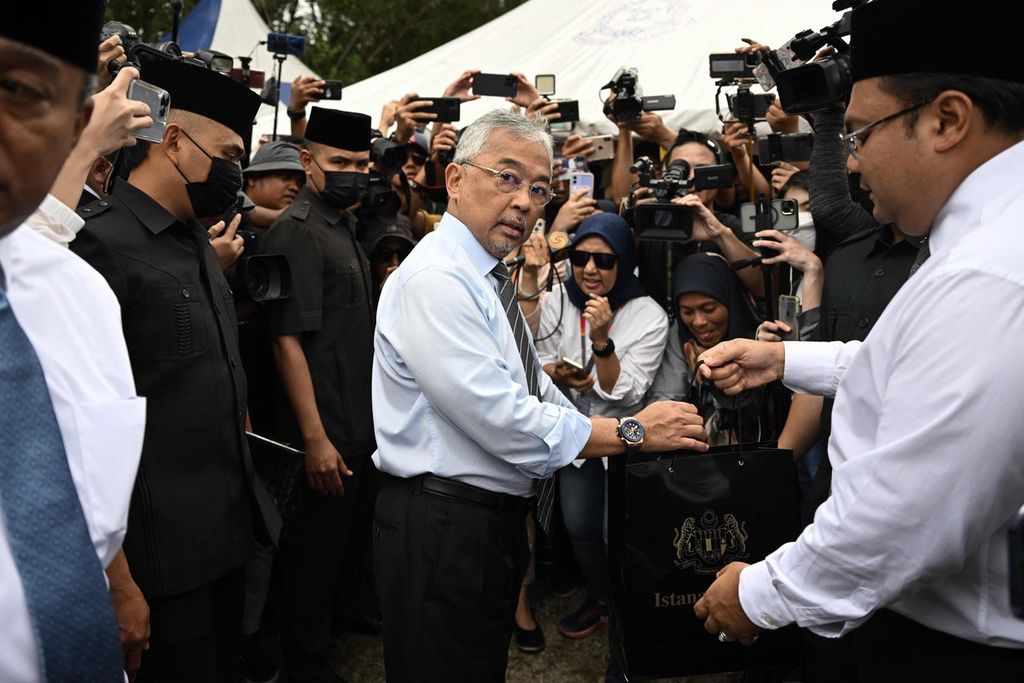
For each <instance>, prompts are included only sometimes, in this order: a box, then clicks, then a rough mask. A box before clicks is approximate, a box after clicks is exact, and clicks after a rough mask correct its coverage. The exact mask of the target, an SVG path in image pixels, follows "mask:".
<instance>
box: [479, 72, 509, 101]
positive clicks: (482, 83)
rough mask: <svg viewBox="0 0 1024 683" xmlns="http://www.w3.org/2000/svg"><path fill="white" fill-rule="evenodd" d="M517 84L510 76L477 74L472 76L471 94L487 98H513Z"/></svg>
mask: <svg viewBox="0 0 1024 683" xmlns="http://www.w3.org/2000/svg"><path fill="white" fill-rule="evenodd" d="M518 89H519V82H518V81H517V80H516V77H515V76H513V75H511V74H477V75H475V76H473V94H474V95H483V96H487V97H515V96H516V92H517V91H518Z"/></svg>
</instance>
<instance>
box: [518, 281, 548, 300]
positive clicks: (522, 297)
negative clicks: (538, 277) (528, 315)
mask: <svg viewBox="0 0 1024 683" xmlns="http://www.w3.org/2000/svg"><path fill="white" fill-rule="evenodd" d="M543 291H544V288H543V287H541V288H540V289H538V290H537V291H536V292H534V293H533V294H527V293H526V292H524V291H523V288H522V285H519V284H517V285H516V293H517V294H518V297H517V298H518V299H519V300H520V301H533V300H534V299H537V298H540V293H541V292H543Z"/></svg>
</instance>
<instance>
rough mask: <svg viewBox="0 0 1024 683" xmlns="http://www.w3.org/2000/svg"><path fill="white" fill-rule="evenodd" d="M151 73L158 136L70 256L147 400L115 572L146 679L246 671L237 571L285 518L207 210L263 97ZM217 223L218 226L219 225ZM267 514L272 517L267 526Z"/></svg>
mask: <svg viewBox="0 0 1024 683" xmlns="http://www.w3.org/2000/svg"><path fill="white" fill-rule="evenodd" d="M142 78H143V79H145V80H146V81H147V82H149V83H152V84H153V85H155V86H157V87H160V88H163V89H165V90H167V91H168V92H169V93H170V95H171V97H172V101H173V105H172V107H171V109H170V112H169V114H168V122H167V126H166V129H165V131H164V136H163V141H162V143H160V144H151V143H139V144H138V145H136V146H135V147H133V148H131V151H130V154H131V159H130V161H131V163H130V166H131V171H130V174H129V176H128V178H127V180H126V181H123V182H118V183H117V185H116V186H115V187H114V189H113V192H112V193H111V195H110V197H109V198H108V199H107V200H106V201H105V202H95V203H93V204H90V205H89V206H86V207H84V208H83V209H81V211H80V214H81V215H82V216H83V218H85V219H86V227H85V228H83V229H82V231H81V232H80V233H79V234H78V237H77V238H76V239H75V240H74V241H73V242H72V244H71V248H72V250H73V251H74V252H75V253H77V254H78V255H79V256H81V257H82V258H83V259H85V260H86V261H87V262H88V263H89V264H90V265H92V266H93V267H94V268H95V269H96V270H98V271H99V272H100V273H101V274H102V275H103V276H104V277H105V278H106V279H107V282H108V283H109V284H110V286H111V288H112V289H113V290H114V293H115V294H116V295H117V298H118V300H119V302H120V303H121V311H122V317H123V320H124V328H125V330H124V331H125V339H126V341H127V344H128V349H129V353H130V354H131V356H132V366H133V370H134V372H135V380H136V383H137V385H138V387H139V391H140V392H141V393H143V394H144V395H145V396H146V398H147V402H148V411H147V413H148V414H147V417H148V419H147V425H146V436H145V442H144V445H143V451H142V464H141V466H140V468H139V474H138V477H137V479H136V482H135V493H134V495H133V498H132V508H131V515H130V517H129V520H128V534H127V536H126V538H125V545H124V553H123V556H120V557H119V559H118V560H117V561H115V565H116V566H117V567H118V568H119V569H118V571H116V572H114V571H112V572H111V573H110V582H111V591H112V593H114V594H116V595H119V596H122V597H121V599H120V600H119V601H118V602H117V603H115V604H116V606H117V608H118V615H119V617H120V619H121V621H122V628H125V629H126V630H133V629H136V628H141V627H142V626H144V624H145V621H146V619H145V615H146V614H147V605H148V614H149V618H148V621H149V624H150V627H151V629H152V635H151V637H150V639H149V649H148V650H146V651H145V652H143V653H142V665H141V668H140V670H139V679H138V680H140V681H171V680H175V681H179V680H210V679H213V678H216V677H222V678H227V677H231V676H235V675H240V674H239V672H238V667H239V647H240V639H239V632H240V630H241V618H242V591H243V586H244V581H243V579H244V576H243V571H242V567H243V565H244V563H245V562H246V561H247V560H248V559H249V557H250V556H251V555H252V553H253V551H254V550H255V544H256V541H257V539H258V538H261V537H265V536H267V535H268V530H267V528H266V527H265V525H266V524H269V523H272V521H273V519H274V516H275V515H276V512H275V511H273V510H272V503H271V502H270V501H269V498H267V497H266V496H265V495H263V493H261V487H259V485H258V483H257V482H255V481H254V474H253V469H252V462H251V459H250V457H249V450H248V445H247V443H246V441H245V416H246V381H245V375H244V373H243V372H242V368H241V366H240V363H239V353H238V336H237V334H238V333H237V322H236V319H235V310H234V306H233V304H232V300H231V299H232V297H231V292H230V289H229V287H228V283H227V281H226V280H225V279H224V276H223V275H222V274H221V267H220V264H218V262H217V258H216V256H215V255H214V251H213V250H212V249H211V247H210V238H209V234H208V232H207V230H206V229H204V228H203V227H202V226H201V225H199V223H198V221H199V220H200V219H214V220H216V219H217V218H218V217H220V216H223V215H224V213H225V212H227V211H228V210H229V209H231V207H232V206H233V204H234V203H235V201H236V198H237V193H238V190H239V189H240V188H241V184H242V173H241V169H240V168H239V160H240V159H241V158H242V155H243V154H244V147H243V144H242V141H243V138H245V137H248V136H249V135H250V134H251V127H252V119H253V117H254V116H255V114H256V110H257V108H258V107H259V104H260V100H259V97H258V96H257V95H256V94H255V93H253V92H252V91H251V90H249V89H248V88H246V87H244V86H242V85H240V84H238V83H235V82H234V81H232V80H230V79H229V78H227V77H225V76H223V75H221V74H218V73H216V72H213V71H210V70H209V69H206V68H202V67H199V66H194V65H192V64H188V63H185V62H182V61H179V60H176V59H170V58H167V59H164V58H160V59H157V60H154V61H147V62H145V64H144V66H143V70H142ZM219 226H220V227H221V228H223V221H221V223H220V224H219ZM265 520H268V521H265Z"/></svg>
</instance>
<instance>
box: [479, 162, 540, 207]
mask: <svg viewBox="0 0 1024 683" xmlns="http://www.w3.org/2000/svg"><path fill="white" fill-rule="evenodd" d="M462 163H463V165H465V166H472V167H473V168H479V169H480V170H481V171H487V172H488V173H490V174H491V175H492V176H494V177H495V179H497V181H498V192H501V193H502V194H515V193H516V192H519V191H520V190H521V189H523V185H525V184H526V181H525V180H522V179H521V178H520V177H519V176H518V175H516V174H515V172H513V171H508V170H505V171H496V170H495V169H493V168H487V167H486V166H481V165H480V164H475V163H473V162H472V161H463V162H462ZM529 194H530V201H531V202H532V203H533V204H535V205H536V206H546V205H547V204H548V202H550V201H551V199H552V198H553V197H554V192H552V191H551V186H550V185H547V184H545V183H531V184H530V193H529Z"/></svg>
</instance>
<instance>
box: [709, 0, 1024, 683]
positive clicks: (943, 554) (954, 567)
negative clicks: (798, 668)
mask: <svg viewBox="0 0 1024 683" xmlns="http://www.w3.org/2000/svg"><path fill="white" fill-rule="evenodd" d="M986 8H987V9H986ZM996 15H998V16H999V21H998V22H995V23H991V22H990V19H991V17H992V16H996ZM1021 18H1022V16H1021V9H1020V8H1019V7H1018V6H1016V5H1014V6H1012V7H1010V6H1006V5H1003V4H1001V3H997V2H995V1H994V0H987V1H985V2H982V6H981V7H978V6H973V7H972V11H971V12H970V13H958V14H957V20H956V21H955V22H949V20H948V15H946V14H945V13H943V12H941V11H936V7H935V4H934V3H932V2H925V1H923V0H913V1H907V2H902V3H900V2H896V1H895V0H878V1H877V2H874V3H871V4H869V5H866V6H865V7H863V8H861V9H858V10H855V12H854V15H853V35H852V40H851V45H852V54H851V62H852V75H853V80H854V86H853V91H852V95H851V99H850V105H849V108H848V109H847V115H846V127H847V129H848V130H850V131H852V132H851V133H850V134H849V135H847V136H846V138H845V139H846V140H847V145H848V148H849V151H850V160H849V165H850V168H851V170H854V171H860V172H861V173H862V184H863V185H864V186H865V187H866V188H868V189H870V191H871V196H872V199H873V201H874V205H875V209H874V214H875V218H876V219H877V220H878V221H879V222H881V223H896V224H898V225H899V226H900V228H901V229H902V230H903V231H904V232H906V233H907V234H908V235H912V236H916V237H921V238H926V239H927V242H926V246H925V247H922V252H923V254H925V255H926V256H925V257H924V258H919V261H918V263H917V264H915V266H916V267H918V266H919V267H920V270H919V271H918V272H917V273H916V274H913V273H914V271H913V270H912V271H911V272H912V276H911V278H910V280H909V281H908V282H907V284H905V285H904V286H903V288H902V289H901V290H900V291H899V293H898V294H897V295H896V297H894V298H893V300H892V302H891V303H890V304H889V306H888V308H887V309H886V310H885V312H884V313H883V315H882V316H881V317H880V318H879V320H878V322H877V323H876V325H875V327H874V329H873V330H872V331H871V333H870V334H869V335H868V337H867V339H866V340H865V341H864V342H863V343H861V342H850V343H847V344H842V343H838V342H837V343H827V344H824V343H822V344H816V343H801V342H786V343H785V344H771V343H759V342H752V341H732V342H727V343H726V344H723V345H720V346H718V347H716V348H714V349H711V350H710V351H708V352H707V353H705V354H704V355H703V356H702V359H703V360H704V361H706V363H707V365H706V366H705V367H703V368H702V369H701V371H702V372H703V373H704V375H705V377H707V378H709V379H713V380H714V381H715V383H716V385H717V386H719V387H720V388H722V389H724V390H725V391H726V393H737V392H739V391H741V390H743V389H745V388H749V387H752V386H758V385H761V384H763V383H765V382H767V381H770V380H773V379H778V378H781V379H783V380H784V381H785V382H786V383H787V384H789V385H790V386H791V387H794V388H796V389H798V390H801V391H806V392H808V393H812V394H823V395H835V398H836V403H835V412H834V417H833V425H832V429H833V431H832V437H831V440H830V443H829V456H830V459H831V461H832V464H833V469H834V473H833V477H832V494H831V497H830V498H829V500H828V501H827V502H826V503H825V504H823V505H822V506H821V507H820V508H819V509H818V512H817V514H816V516H815V518H814V523H813V524H812V525H811V526H809V527H807V528H806V529H805V530H804V532H803V533H802V534H801V536H800V537H799V539H797V541H796V542H795V543H791V544H787V545H785V546H783V547H782V548H780V549H778V550H777V551H776V552H774V553H772V554H771V555H770V556H769V557H768V558H767V559H766V560H765V561H763V562H759V563H756V564H754V565H751V566H747V565H744V564H741V563H734V564H731V565H729V566H727V567H725V568H724V569H723V570H722V571H721V572H720V573H719V578H718V580H717V581H716V582H715V583H714V584H713V585H712V586H711V587H710V589H709V590H708V592H707V593H706V594H705V596H704V598H703V599H702V600H701V601H700V602H698V603H697V605H696V606H695V612H696V613H697V615H698V617H700V618H702V619H705V620H706V621H705V627H706V628H707V629H708V630H709V631H711V632H713V633H719V634H720V639H723V640H727V639H730V638H737V639H739V640H741V641H743V642H747V643H749V642H752V641H753V639H755V638H756V636H757V633H758V630H759V629H774V628H779V627H782V626H785V625H787V624H790V623H793V622H795V623H797V624H799V625H801V626H804V627H807V628H809V629H811V630H812V631H814V632H815V633H817V634H819V635H823V636H828V637H833V638H836V637H842V636H846V635H847V634H849V637H850V638H851V640H852V643H853V648H854V652H855V659H856V662H855V664H854V665H853V666H854V668H855V669H856V670H855V671H851V672H850V677H849V680H862V681H872V682H875V681H905V680H986V681H1020V680H1024V622H1022V621H1018V620H1017V619H1015V617H1014V616H1013V614H1012V613H1011V610H1010V605H1009V580H1010V577H1009V576H1008V561H1007V536H1006V531H1007V528H1008V524H1009V521H1010V519H1011V518H1012V517H1013V515H1014V513H1015V512H1016V510H1017V508H1018V507H1019V506H1020V505H1021V503H1024V428H1022V426H1021V421H1020V404H1021V397H1022V396H1021V391H1022V389H1021V387H1024V363H1021V362H1020V358H1019V355H1020V339H1021V336H1022V335H1024V240H1022V239H1021V237H1022V235H1021V231H1020V223H1021V216H1024V144H1022V143H1021V140H1022V139H1024V84H1022V72H1020V70H1019V69H1016V68H1012V67H1011V66H1010V65H1009V64H1008V63H1007V62H1006V61H1005V60H1004V58H1003V56H1000V55H994V54H992V53H991V52H989V51H988V48H989V47H991V46H1001V47H1000V49H1001V50H1003V51H1005V54H1006V55H1007V56H1008V55H1009V54H1010V53H1011V52H1012V51H1013V49H1014V48H1013V45H1014V39H1013V35H1012V32H1013V31H1014V30H1015V28H1011V27H1016V26H1018V25H1019V20H1020V19H1021ZM911 23H913V25H914V36H921V37H920V38H919V39H911V38H910V37H908V36H907V35H906V34H905V33H904V32H905V30H906V27H907V26H910V25H911ZM932 45H941V46H942V49H940V50H933V49H930V48H929V46H932ZM928 254H930V256H927V255H928Z"/></svg>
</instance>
